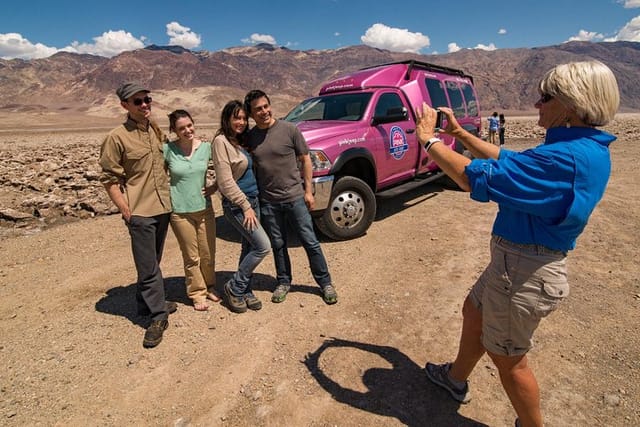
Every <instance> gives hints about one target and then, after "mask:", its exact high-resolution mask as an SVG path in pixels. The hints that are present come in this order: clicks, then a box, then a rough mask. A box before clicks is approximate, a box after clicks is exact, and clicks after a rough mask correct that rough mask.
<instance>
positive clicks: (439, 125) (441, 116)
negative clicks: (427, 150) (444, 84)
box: [436, 109, 446, 130]
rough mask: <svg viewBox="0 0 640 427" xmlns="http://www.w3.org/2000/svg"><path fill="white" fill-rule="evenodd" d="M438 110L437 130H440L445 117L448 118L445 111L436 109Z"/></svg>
mask: <svg viewBox="0 0 640 427" xmlns="http://www.w3.org/2000/svg"><path fill="white" fill-rule="evenodd" d="M436 111H437V112H438V115H437V116H436V130H440V129H442V124H443V122H444V119H445V118H446V116H445V115H444V113H443V112H442V111H440V110H438V109H436Z"/></svg>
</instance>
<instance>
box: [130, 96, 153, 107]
mask: <svg viewBox="0 0 640 427" xmlns="http://www.w3.org/2000/svg"><path fill="white" fill-rule="evenodd" d="M151 101H153V99H152V98H151V97H150V96H145V97H144V98H136V99H134V100H133V101H132V102H133V105H135V106H136V107H139V106H141V105H142V103H145V104H147V105H148V104H151Z"/></svg>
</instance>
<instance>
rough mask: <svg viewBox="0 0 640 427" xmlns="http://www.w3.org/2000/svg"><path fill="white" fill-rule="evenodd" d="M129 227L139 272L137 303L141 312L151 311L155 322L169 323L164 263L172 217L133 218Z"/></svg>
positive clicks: (134, 259)
mask: <svg viewBox="0 0 640 427" xmlns="http://www.w3.org/2000/svg"><path fill="white" fill-rule="evenodd" d="M125 223H126V224H127V228H128V229H129V235H130V236H131V250H132V252H133V261H134V263H135V265H136V271H137V272H138V280H137V285H136V301H137V303H138V309H144V308H145V307H146V308H148V309H149V311H150V312H151V320H166V319H167V317H168V316H169V313H167V309H166V307H165V295H164V280H163V278H162V272H161V271H160V260H161V259H162V249H163V248H164V240H165V237H166V236H167V229H168V228H169V214H168V213H166V214H161V215H157V216H152V217H142V216H135V215H134V216H132V217H131V218H130V219H129V221H128V222H126V221H125Z"/></svg>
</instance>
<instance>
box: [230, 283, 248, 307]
mask: <svg viewBox="0 0 640 427" xmlns="http://www.w3.org/2000/svg"><path fill="white" fill-rule="evenodd" d="M224 302H226V303H227V307H229V309H230V310H231V311H233V312H234V313H244V312H245V311H247V303H246V302H245V300H244V298H243V297H237V296H235V295H233V294H232V293H231V282H227V283H225V284H224Z"/></svg>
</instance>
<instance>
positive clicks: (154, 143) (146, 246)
mask: <svg viewBox="0 0 640 427" xmlns="http://www.w3.org/2000/svg"><path fill="white" fill-rule="evenodd" d="M149 93H150V91H149V89H147V88H146V87H145V86H143V85H141V84H140V83H138V82H128V83H124V84H122V85H121V86H120V87H119V88H118V89H117V90H116V94H117V95H118V98H120V105H122V107H123V108H124V109H125V110H127V120H126V122H125V123H123V124H122V125H120V126H118V127H117V128H115V129H113V130H112V131H111V132H110V133H109V134H108V135H107V137H106V138H105V139H104V141H103V143H102V147H101V149H100V161H99V162H100V167H101V168H102V174H101V177H100V181H101V182H102V184H103V185H104V186H105V188H106V190H107V193H108V194H109V197H110V198H111V200H112V201H113V203H114V204H115V205H116V206H117V207H118V209H119V210H120V213H121V214H122V218H123V219H124V222H125V224H126V225H127V228H128V229H129V235H130V236H131V249H132V252H133V259H134V263H135V266H136V270H137V273H138V278H137V284H136V302H137V309H138V314H140V315H150V316H151V323H150V325H149V327H148V328H147V330H146V331H145V334H144V339H143V342H142V344H143V346H144V347H145V348H151V347H155V346H157V345H158V344H159V343H160V341H162V334H163V333H164V331H165V329H167V327H168V326H169V322H168V317H169V313H170V312H173V311H175V310H176V303H174V302H166V301H165V290H164V281H163V278H162V272H161V271H160V259H161V257H162V248H163V246H164V240H165V237H166V235H167V228H168V225H169V214H170V212H171V199H170V196H169V179H168V176H167V172H166V170H165V166H164V157H163V153H162V144H163V143H164V142H165V139H166V137H165V135H164V133H163V132H162V131H161V130H160V128H159V127H158V125H157V124H156V123H154V122H153V121H152V120H151V119H150V117H151V102H152V99H151V96H150V95H149Z"/></svg>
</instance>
